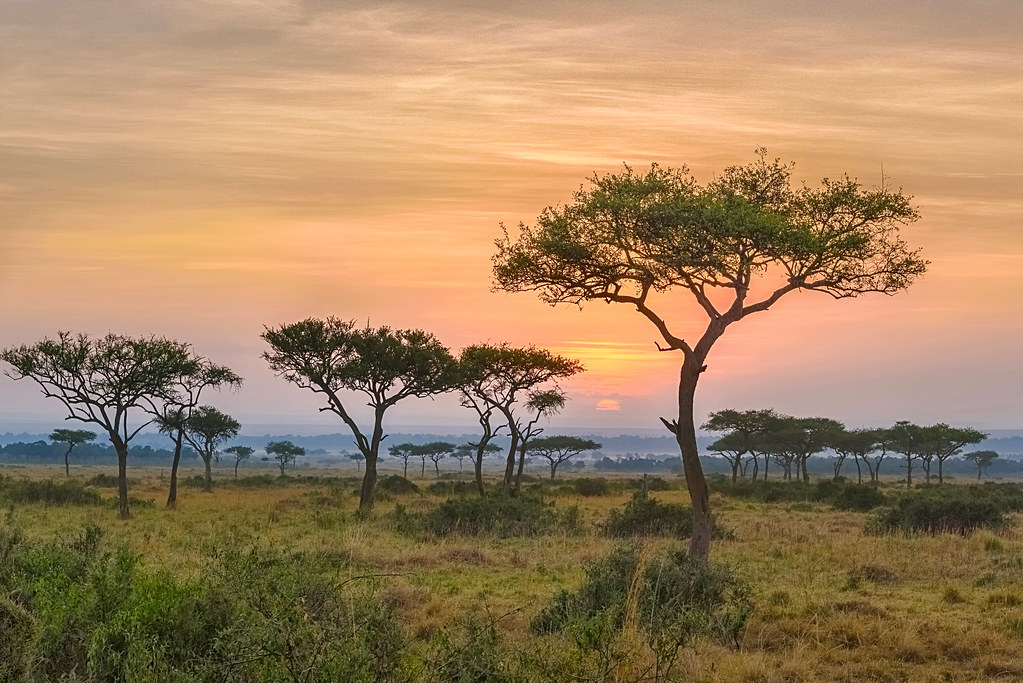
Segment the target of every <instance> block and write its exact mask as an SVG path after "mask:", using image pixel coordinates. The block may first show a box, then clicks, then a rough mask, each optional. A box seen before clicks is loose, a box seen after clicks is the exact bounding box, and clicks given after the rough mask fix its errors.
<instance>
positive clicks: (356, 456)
mask: <svg viewBox="0 0 1023 683" xmlns="http://www.w3.org/2000/svg"><path fill="white" fill-rule="evenodd" d="M348 459H349V460H354V461H355V466H356V467H357V468H359V470H360V471H361V470H362V461H363V460H365V459H366V456H365V455H363V454H362V453H349V454H348Z"/></svg>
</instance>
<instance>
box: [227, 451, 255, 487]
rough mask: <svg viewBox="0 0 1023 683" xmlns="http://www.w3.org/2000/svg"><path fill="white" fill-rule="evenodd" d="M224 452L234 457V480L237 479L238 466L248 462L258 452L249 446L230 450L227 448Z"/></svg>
mask: <svg viewBox="0 0 1023 683" xmlns="http://www.w3.org/2000/svg"><path fill="white" fill-rule="evenodd" d="M224 452H225V453H230V454H231V455H233V456H234V478H235V479H237V478H238V465H240V464H242V463H243V462H245V461H246V460H248V459H249V458H250V457H251V456H252V454H253V453H255V452H256V449H254V448H250V447H249V446H231V447H230V448H225V449H224Z"/></svg>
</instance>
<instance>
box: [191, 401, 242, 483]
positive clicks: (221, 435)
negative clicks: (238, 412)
mask: <svg viewBox="0 0 1023 683" xmlns="http://www.w3.org/2000/svg"><path fill="white" fill-rule="evenodd" d="M240 429H241V425H240V424H238V420H236V419H234V418H233V417H231V416H230V415H226V414H224V413H222V412H220V411H219V410H217V409H216V408H214V407H213V406H200V407H199V408H196V409H195V410H194V411H192V414H191V415H189V416H188V418H187V419H186V420H185V440H186V441H188V444H189V445H190V446H191V447H192V448H194V449H195V451H196V453H198V454H199V457H200V458H202V461H203V464H204V465H205V466H206V484H205V486H204V487H203V490H204V491H206V492H207V493H209V492H210V491H212V490H213V472H212V463H213V459H214V457H216V455H217V447H218V446H220V444H222V443H224V442H225V441H227V440H229V439H233V438H234V437H236V436H238V431H239V430H240Z"/></svg>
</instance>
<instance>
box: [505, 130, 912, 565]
mask: <svg viewBox="0 0 1023 683" xmlns="http://www.w3.org/2000/svg"><path fill="white" fill-rule="evenodd" d="M791 175H792V166H791V165H789V164H782V163H780V162H779V161H777V160H775V161H773V162H772V161H769V160H767V158H766V157H765V152H764V151H763V150H760V158H759V159H758V160H757V161H754V162H753V163H751V164H748V165H745V166H734V167H731V168H727V169H725V171H724V172H723V173H721V175H720V176H719V177H718V178H716V179H715V180H713V181H712V182H710V183H707V184H706V185H702V184H700V183H699V182H697V181H696V179H695V178H693V177H692V176H691V175H690V173H689V171H688V170H687V169H686V168H685V167H683V168H678V169H672V168H661V167H659V166H657V165H654V166H652V167H651V168H650V169H649V170H647V171H644V172H640V171H635V170H633V169H631V168H629V167H625V169H624V170H623V171H622V172H619V173H612V174H607V175H603V176H601V175H594V176H593V177H592V178H591V186H590V187H589V188H582V189H580V190H579V191H578V192H576V193H575V195H574V197H573V198H572V201H571V202H570V203H568V204H566V205H564V206H554V207H548V208H547V209H545V210H544V211H543V213H541V214H540V216H539V218H538V219H537V221H536V224H535V225H532V226H529V225H524V224H520V225H519V228H518V231H517V234H511V233H509V231H508V230H507V229H506V230H505V232H504V236H503V237H502V238H500V239H498V240H497V242H496V245H497V253H496V254H495V255H494V276H495V287H496V288H497V289H501V290H506V291H511V292H520V291H534V292H537V293H538V294H539V296H540V298H541V299H542V300H543V301H546V302H548V303H550V304H552V305H553V304H559V303H572V304H580V305H581V304H582V303H583V302H586V301H605V302H608V303H618V304H625V305H627V306H632V307H634V308H635V309H636V310H637V311H638V312H639V313H640V314H641V315H643V316H644V317H645V318H647V319H648V320H649V321H650V322H651V323H652V324H653V325H654V327H655V328H656V330H657V332H658V334H659V336H660V340H659V341H660V343H659V344H658V346H659V348H661V349H662V350H664V351H671V352H676V353H679V354H680V355H681V356H682V367H681V370H680V376H679V387H678V411H677V414H676V415H675V417H673V418H672V419H665V418H661V420H662V422H663V423H664V425H665V426H666V427H667V428H668V429H669V430H670V431H671V432H672V433H673V434H674V435H675V438H676V439H677V441H678V444H679V448H680V450H681V452H682V461H683V467H684V470H685V476H686V483H687V486H688V488H689V494H690V497H691V499H692V504H693V511H694V513H695V519H694V529H693V535H692V537H691V538H690V546H689V548H690V552H691V553H692V554H693V555H694V556H696V557H700V558H706V557H707V556H708V554H709V551H710V540H711V528H712V518H711V511H710V507H709V502H708V491H707V482H706V479H705V477H704V474H703V470H702V468H701V466H700V460H699V451H698V448H697V444H696V428H695V424H694V417H693V414H694V397H695V393H696V386H697V383H698V382H699V379H700V376H701V375H702V373H703V372H704V371H706V369H707V359H708V356H709V354H710V350H711V348H712V347H713V345H714V344H715V342H717V340H718V339H720V338H721V336H722V335H723V334H724V333H725V331H726V330H727V329H728V327H729V326H730V325H732V324H733V323H736V322H738V321H740V320H742V319H743V318H745V317H747V316H750V315H753V314H755V313H760V312H763V311H766V310H768V309H769V308H770V307H771V306H773V305H774V304H775V303H777V302H778V301H779V300H780V299H781V298H782V297H784V296H785V295H786V294H789V293H791V292H796V291H801V290H802V291H815V292H823V293H825V294H828V295H830V296H832V297H834V298H836V299H842V298H847V297H854V296H858V295H860V294H865V293H869V292H879V293H883V294H894V293H895V292H898V291H899V290H902V289H904V288H906V287H908V286H909V285H910V284H912V282H913V281H914V279H916V278H917V277H918V276H919V275H920V274H922V273H923V272H924V270H925V268H926V262H925V261H924V260H922V259H921V258H920V257H919V254H918V252H917V251H915V250H912V249H910V248H909V247H908V246H907V245H906V243H905V242H904V241H903V240H902V239H900V237H899V226H900V225H903V224H906V223H910V222H912V221H915V220H916V219H917V217H918V216H917V212H916V210H915V209H914V208H913V206H912V205H911V203H910V198H909V197H907V196H906V195H904V194H903V193H902V191H901V190H892V189H890V188H888V187H885V186H882V187H880V188H874V189H867V188H864V187H863V186H861V185H860V184H859V183H858V182H856V181H855V180H853V179H851V178H848V177H845V176H843V177H840V178H838V179H827V178H825V179H824V180H823V181H821V183H820V185H819V186H818V187H810V186H805V185H803V186H798V185H797V186H793V184H792V182H791ZM678 291H681V292H683V293H684V294H685V295H687V296H689V297H692V299H693V300H694V301H695V302H696V304H697V305H698V306H699V308H700V310H702V311H703V312H704V314H705V315H706V324H705V326H703V329H702V332H701V331H700V328H699V327H696V328H695V329H691V332H692V334H688V335H683V334H681V333H680V332H679V331H678V330H677V325H678V324H679V322H680V321H679V320H670V319H669V318H668V317H667V314H665V313H664V311H665V310H677V306H678V304H677V303H672V302H671V301H670V299H669V297H668V296H666V295H669V294H671V293H674V292H678ZM681 322H685V323H688V324H689V325H692V324H693V321H691V320H687V319H683V320H682V321H681Z"/></svg>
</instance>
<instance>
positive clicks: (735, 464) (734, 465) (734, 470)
mask: <svg viewBox="0 0 1023 683" xmlns="http://www.w3.org/2000/svg"><path fill="white" fill-rule="evenodd" d="M738 480H739V456H738V455H737V456H735V460H733V461H732V483H733V484H734V483H735V482H737V481H738Z"/></svg>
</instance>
